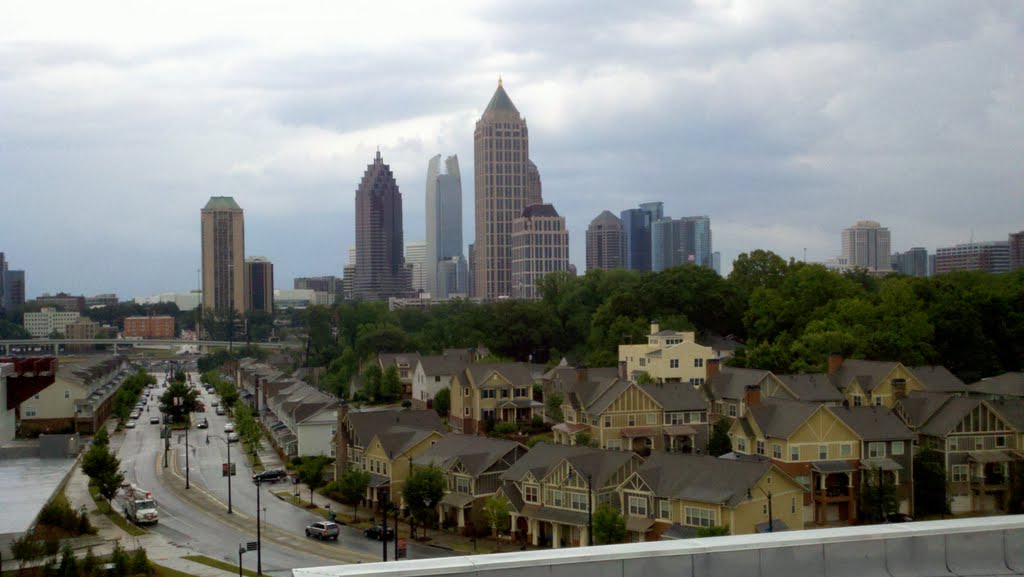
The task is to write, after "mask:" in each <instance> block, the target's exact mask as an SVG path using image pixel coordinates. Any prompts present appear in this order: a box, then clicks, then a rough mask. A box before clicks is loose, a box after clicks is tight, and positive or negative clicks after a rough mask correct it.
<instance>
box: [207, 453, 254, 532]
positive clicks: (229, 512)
mask: <svg viewBox="0 0 1024 577" xmlns="http://www.w3.org/2000/svg"><path fill="white" fill-rule="evenodd" d="M210 437H213V438H215V439H220V440H221V441H224V444H225V445H227V447H228V470H227V477H228V514H229V515H230V514H231V512H232V511H231V443H229V442H228V441H227V439H225V438H224V437H221V436H220V435H210V434H207V435H206V444H207V445H209V444H210ZM256 495H257V496H259V491H257V492H256Z"/></svg>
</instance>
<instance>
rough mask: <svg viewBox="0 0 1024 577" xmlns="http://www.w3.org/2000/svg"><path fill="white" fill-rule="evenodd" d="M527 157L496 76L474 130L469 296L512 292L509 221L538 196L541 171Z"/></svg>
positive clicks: (520, 122)
mask: <svg viewBox="0 0 1024 577" xmlns="http://www.w3.org/2000/svg"><path fill="white" fill-rule="evenodd" d="M529 157H530V138H529V131H528V129H527V126H526V120H524V119H523V117H522V116H520V114H519V111H518V110H517V109H516V107H515V105H514V104H512V100H511V99H510V98H509V97H508V94H507V93H506V92H505V89H504V88H503V87H502V84H501V80H499V81H498V88H497V90H495V92H494V96H493V97H491V101H490V102H489V103H488V105H487V108H486V109H485V110H484V113H483V115H482V116H481V117H480V120H478V121H477V123H476V129H475V130H474V132H473V160H474V162H473V164H474V166H473V169H474V179H473V184H474V200H475V204H474V213H475V214H474V216H475V218H474V224H475V234H476V238H475V239H474V244H475V255H474V256H475V258H474V259H473V260H474V268H473V277H474V278H473V288H474V291H475V292H474V296H478V297H483V298H498V297H507V296H509V295H511V294H512V234H513V224H512V223H513V221H514V220H516V219H517V218H519V217H520V216H522V214H523V209H525V208H526V206H527V203H529V202H532V203H535V204H536V203H539V202H540V201H542V199H541V198H540V197H541V187H540V173H539V171H538V170H537V167H536V166H535V165H533V163H531V162H530V158H529Z"/></svg>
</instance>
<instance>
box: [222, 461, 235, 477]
mask: <svg viewBox="0 0 1024 577" xmlns="http://www.w3.org/2000/svg"><path fill="white" fill-rule="evenodd" d="M220 467H221V468H220V476H221V477H227V476H228V464H227V463H221V464H220ZM231 476H232V477H234V476H235V464H234V463H231Z"/></svg>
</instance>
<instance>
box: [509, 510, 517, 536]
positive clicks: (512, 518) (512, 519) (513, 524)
mask: <svg viewBox="0 0 1024 577" xmlns="http://www.w3.org/2000/svg"><path fill="white" fill-rule="evenodd" d="M518 520H519V515H516V514H515V513H509V514H508V532H509V534H510V535H511V536H512V540H513V541H515V540H516V521H518Z"/></svg>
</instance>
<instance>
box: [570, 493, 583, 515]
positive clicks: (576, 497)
mask: <svg viewBox="0 0 1024 577" xmlns="http://www.w3.org/2000/svg"><path fill="white" fill-rule="evenodd" d="M569 508H570V509H575V510H576V511H586V510H587V496H586V495H585V494H583V493H569Z"/></svg>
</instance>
